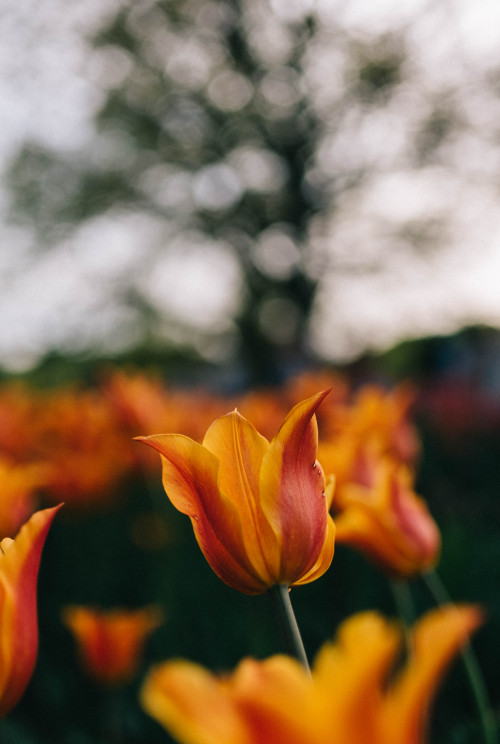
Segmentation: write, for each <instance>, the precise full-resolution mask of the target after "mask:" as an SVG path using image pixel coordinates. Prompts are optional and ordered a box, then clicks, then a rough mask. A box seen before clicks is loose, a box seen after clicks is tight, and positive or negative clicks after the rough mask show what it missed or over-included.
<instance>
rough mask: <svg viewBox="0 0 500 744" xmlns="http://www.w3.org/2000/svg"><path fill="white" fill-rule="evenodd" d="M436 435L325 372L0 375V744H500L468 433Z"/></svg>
mask: <svg viewBox="0 0 500 744" xmlns="http://www.w3.org/2000/svg"><path fill="white" fill-rule="evenodd" d="M441 421H442V409H441V408H439V406H438V405H437V404H436V399H435V398H434V397H432V396H427V395H426V391H425V390H420V389H418V388H417V387H414V388H410V387H409V386H406V385H399V386H396V387H389V388H388V387H383V386H382V385H378V384H374V383H370V384H365V385H360V386H357V385H355V384H354V383H353V382H350V381H349V379H348V377H347V376H346V375H340V374H338V373H334V372H330V371H325V370H320V371H317V372H310V373H307V374H301V375H300V376H296V377H294V378H290V379H289V380H288V381H287V382H286V383H285V384H283V385H282V386H281V387H279V388H272V389H271V388H269V389H263V390H251V391H249V392H246V393H243V394H241V395H222V394H215V393H212V392H210V391H209V390H208V389H187V388H174V387H173V386H171V385H169V384H168V383H167V382H166V381H165V380H163V379H162V378H161V377H160V376H159V375H155V374H153V373H151V372H147V373H146V372H138V371H124V370H120V369H116V370H115V369H111V370H109V369H108V370H107V371H106V372H105V373H103V374H102V375H101V376H100V377H99V379H98V380H97V382H94V383H93V384H87V385H83V384H71V385H70V384H68V385H64V386H61V387H52V388H36V387H34V386H32V385H28V384H27V383H21V382H19V381H17V382H11V381H6V382H4V383H3V384H2V386H1V387H0V480H1V485H2V490H1V492H0V530H1V534H0V539H1V543H0V550H1V553H0V633H1V643H0V662H1V663H0V712H1V714H2V717H3V720H2V722H1V723H0V726H1V728H2V736H1V741H2V742H6V743H7V744H9V742H14V741H15V742H16V744H17V743H19V744H24V743H26V744H29V743H30V742H40V743H42V742H49V741H50V742H51V744H53V743H54V742H64V743H66V742H68V744H69V743H70V742H75V743H76V744H79V743H81V744H92V742H96V743H97V742H109V743H110V744H113V743H114V742H116V743H117V742H121V743H125V742H146V741H147V742H148V744H149V743H151V744H155V743H156V742H162V741H163V742H169V741H177V742H180V744H267V743H269V744H271V743H272V744H274V743H276V744H280V743H281V742H283V743H284V742H286V743H287V744H302V743H303V744H452V743H453V742H456V743H457V744H458V742H464V743H467V742H473V743H474V744H478V743H480V742H484V743H485V744H495V742H498V719H497V716H498V714H499V708H498V705H499V700H498V694H499V691H500V684H499V682H498V679H497V677H496V674H497V669H498V664H499V663H500V658H499V654H498V652H497V650H496V647H497V644H496V634H497V633H498V631H499V630H500V627H499V625H500V623H499V617H498V610H499V598H498V597H499V595H498V589H497V594H496V595H495V593H494V592H495V581H496V580H498V568H497V565H498V564H497V563H496V562H495V561H494V557H495V555H497V553H498V548H496V546H497V542H495V540H494V535H495V533H494V531H493V530H494V524H493V523H491V524H488V523H487V522H488V520H484V521H481V519H482V513H481V510H480V509H479V508H478V509H475V508H474V507H473V505H472V499H473V497H474V493H473V491H472V490H471V489H470V480H467V477H466V476H463V483H462V485H461V482H460V479H459V475H460V472H461V467H462V469H463V465H462V466H461V465H460V461H461V457H462V453H463V452H464V451H466V449H467V448H470V447H471V442H472V441H473V438H472V435H473V436H474V437H477V436H478V432H477V429H475V430H474V432H472V435H470V436H469V434H468V432H467V430H466V428H465V429H463V430H461V431H460V433H459V435H458V436H455V437H453V436H448V435H447V434H446V432H445V431H444V430H443V428H442V427H440V422H441ZM483 437H484V448H487V447H488V446H489V447H492V448H493V447H494V445H492V444H491V442H492V441H493V439H492V431H491V429H488V431H487V432H485V433H484V434H483ZM145 444H146V445H149V446H146V447H145V446H144V445H145ZM484 448H483V449H481V451H480V452H479V454H480V455H481V456H483V457H485V456H486V450H485V449H484ZM469 451H470V450H469ZM433 458H434V459H433ZM454 468H455V470H454ZM455 471H456V474H457V475H456V477H455V476H454V473H455ZM497 482H498V478H497ZM485 487H486V486H485ZM469 491H470V493H469ZM479 492H480V489H479ZM477 498H478V499H479V498H481V494H480V493H479V496H478V497H477ZM468 499H469V501H468ZM481 503H482V504H483V507H484V504H485V503H486V502H485V500H484V497H483V500H482V501H481ZM488 503H489V502H488ZM478 530H480V531H481V532H479V531H478ZM479 534H480V539H478V537H477V536H478V535H479ZM44 543H46V545H45V548H44ZM42 548H43V553H42ZM495 549H496V551H497V552H496V553H495ZM499 557H500V556H499ZM221 580H222V581H221ZM445 586H446V588H445ZM37 596H38V610H37Z"/></svg>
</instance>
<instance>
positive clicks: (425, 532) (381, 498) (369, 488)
mask: <svg viewBox="0 0 500 744" xmlns="http://www.w3.org/2000/svg"><path fill="white" fill-rule="evenodd" d="M364 474H365V475H364V480H365V482H364V484H361V483H346V484H344V485H341V486H340V487H339V488H338V489H337V492H336V499H335V511H336V515H335V525H336V528H337V541H338V542H339V543H346V544H348V545H352V546H354V547H356V548H357V549H358V550H360V551H361V552H362V553H364V554H365V555H367V556H368V557H370V558H371V559H372V560H373V561H375V563H377V564H378V565H379V566H380V567H381V568H382V569H384V570H385V571H387V572H389V573H390V574H392V575H394V576H396V577H407V576H411V575H412V574H417V573H422V572H424V571H428V570H430V569H432V568H433V567H434V566H435V565H436V563H437V560H438V558H439V552H440V547H441V537H440V533H439V529H438V527H437V525H436V523H435V521H434V520H433V518H432V517H431V515H430V513H429V510H428V508H427V505H426V504H425V502H424V501H423V499H421V498H419V497H418V496H417V495H416V494H415V492H414V491H413V488H412V479H411V475H410V473H409V471H408V470H407V469H406V468H405V467H404V466H402V465H399V464H398V463H396V462H394V461H392V460H390V459H389V458H383V459H379V460H377V459H374V460H372V461H371V462H368V461H367V462H366V463H365V467H364Z"/></svg>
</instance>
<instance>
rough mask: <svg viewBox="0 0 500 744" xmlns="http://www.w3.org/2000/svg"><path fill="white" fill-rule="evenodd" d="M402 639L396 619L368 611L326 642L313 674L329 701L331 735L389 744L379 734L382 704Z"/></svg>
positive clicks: (352, 743) (353, 742) (358, 743)
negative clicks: (393, 620)
mask: <svg viewBox="0 0 500 744" xmlns="http://www.w3.org/2000/svg"><path fill="white" fill-rule="evenodd" d="M400 644H401V638H400V634H399V629H398V627H397V625H396V623H393V622H389V621H387V620H386V619H385V618H383V617H381V616H380V615H378V614H377V613H376V612H372V611H367V612H360V613H358V614H356V615H352V616H351V617H349V618H347V620H344V622H343V623H342V624H341V626H340V628H339V630H338V632H337V634H336V637H335V642H334V643H326V644H324V645H323V646H322V648H321V649H320V651H319V653H318V654H317V656H316V658H315V660H314V666H313V672H312V674H313V680H314V682H315V688H316V691H317V694H318V698H319V700H320V701H322V704H323V714H322V717H323V718H324V721H325V740H327V737H328V738H329V732H331V731H332V730H334V731H335V734H336V737H338V741H340V742H349V744H367V743H368V742H369V744H386V742H385V741H384V739H383V738H379V736H378V732H379V724H380V705H381V701H382V694H383V690H384V688H385V687H386V684H387V676H388V673H389V670H390V668H391V666H392V665H393V663H394V660H395V658H396V657H397V655H398V652H399V649H400ZM402 742H404V744H409V742H407V741H406V740H405V739H401V740H400V742H399V744H402Z"/></svg>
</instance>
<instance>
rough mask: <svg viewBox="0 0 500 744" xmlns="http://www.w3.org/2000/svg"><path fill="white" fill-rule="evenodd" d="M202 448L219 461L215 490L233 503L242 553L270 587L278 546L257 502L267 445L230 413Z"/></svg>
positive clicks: (211, 431) (215, 426)
mask: <svg viewBox="0 0 500 744" xmlns="http://www.w3.org/2000/svg"><path fill="white" fill-rule="evenodd" d="M203 446H204V447H206V449H208V450H209V451H210V452H212V454H213V455H215V457H216V458H217V459H218V461H219V462H220V468H219V474H218V485H219V490H220V492H221V493H223V494H224V495H225V496H227V498H228V499H229V500H230V501H231V502H233V503H234V505H235V507H236V509H237V511H238V513H239V515H240V519H241V526H242V533H243V540H244V542H245V548H246V552H247V554H248V555H249V556H250V558H251V561H252V564H253V566H254V567H255V569H256V570H257V573H258V574H259V576H262V578H263V580H264V581H265V582H266V584H268V585H270V584H272V583H274V581H275V579H276V577H277V576H278V575H279V567H280V556H279V545H278V541H277V539H276V535H275V534H274V531H273V530H272V528H271V526H270V524H269V522H268V521H267V519H266V517H265V515H264V513H263V511H262V508H261V505H260V499H259V476H260V469H261V465H262V459H263V457H264V455H265V454H266V452H267V451H268V449H269V442H268V441H267V439H266V438H265V437H263V436H262V435H261V434H259V432H258V431H257V430H256V429H255V427H254V426H252V424H251V423H250V422H249V421H247V420H246V419H245V418H244V417H243V416H240V414H239V413H238V412H237V411H233V412H232V413H229V414H227V415H226V416H222V417H221V418H219V419H217V420H216V421H214V423H213V424H212V425H211V426H210V428H209V429H208V431H207V433H206V435H205V438H204V440H203Z"/></svg>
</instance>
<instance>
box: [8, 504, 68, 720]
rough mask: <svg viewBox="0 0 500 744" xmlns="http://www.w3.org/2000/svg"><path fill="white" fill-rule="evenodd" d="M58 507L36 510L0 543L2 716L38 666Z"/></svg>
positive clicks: (10, 707)
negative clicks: (43, 582)
mask: <svg viewBox="0 0 500 744" xmlns="http://www.w3.org/2000/svg"><path fill="white" fill-rule="evenodd" d="M58 509H59V506H56V507H52V508H51V509H44V510H43V511H38V512H36V513H35V514H33V515H32V517H31V518H30V519H29V520H28V521H27V522H26V524H25V525H24V526H23V527H21V529H20V531H19V533H18V535H17V537H16V538H15V540H12V539H11V538H9V537H6V538H4V539H3V540H2V541H1V542H0V717H3V716H5V715H6V714H7V713H8V712H9V711H10V710H11V709H12V708H13V707H14V706H15V705H16V704H17V702H18V701H19V699H20V697H21V695H22V694H23V692H24V690H25V688H26V686H27V684H28V682H29V680H30V679H31V675H32V673H33V669H34V667H35V662H36V657H37V652H38V620H37V601H36V583H37V577H38V567H39V565H40V557H41V554H42V548H43V545H44V542H45V538H46V537H47V533H48V531H49V527H50V525H51V523H52V520H53V518H54V515H55V513H56V511H57V510H58Z"/></svg>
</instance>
